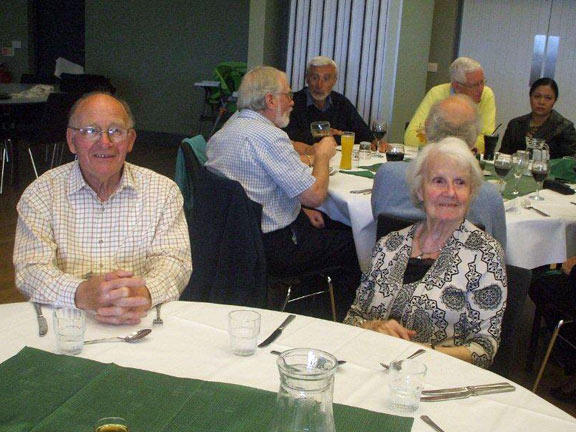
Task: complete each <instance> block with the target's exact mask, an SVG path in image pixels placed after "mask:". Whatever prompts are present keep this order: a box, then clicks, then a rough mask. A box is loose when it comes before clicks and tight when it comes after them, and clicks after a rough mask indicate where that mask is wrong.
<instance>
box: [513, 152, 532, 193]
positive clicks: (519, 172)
mask: <svg viewBox="0 0 576 432" xmlns="http://www.w3.org/2000/svg"><path fill="white" fill-rule="evenodd" d="M529 161H530V158H529V155H528V152H526V151H523V150H519V151H517V152H516V153H514V154H513V155H512V174H514V178H515V179H516V181H515V182H514V190H513V191H512V195H514V196H515V197H516V196H518V194H519V193H520V192H519V191H518V183H520V179H521V178H522V176H523V175H524V173H525V172H526V168H528V162H529Z"/></svg>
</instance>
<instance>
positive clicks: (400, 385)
mask: <svg viewBox="0 0 576 432" xmlns="http://www.w3.org/2000/svg"><path fill="white" fill-rule="evenodd" d="M388 374H389V382H388V386H389V388H390V398H389V401H390V405H391V407H392V408H394V409H395V410H398V411H403V412H412V411H416V410H417V409H418V406H419V405H420V395H421V394H422V388H423V387H424V378H425V376H426V365H425V364H424V363H422V362H420V361H418V360H411V359H407V360H397V361H394V362H392V363H390V368H389V369H388Z"/></svg>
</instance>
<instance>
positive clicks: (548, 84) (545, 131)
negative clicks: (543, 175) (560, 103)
mask: <svg viewBox="0 0 576 432" xmlns="http://www.w3.org/2000/svg"><path fill="white" fill-rule="evenodd" d="M557 100H558V84H556V81H554V80H553V79H551V78H540V79H538V80H536V81H534V84H532V87H530V107H531V108H532V112H531V113H530V114H526V115H524V116H521V117H516V118H515V119H512V120H510V122H509V123H508V127H507V128H506V132H505V133H504V138H503V139H502V146H501V147H500V151H501V152H502V153H508V154H512V153H514V152H515V151H517V150H525V149H526V137H529V138H540V139H543V140H545V141H546V144H548V146H549V147H550V158H551V159H558V158H561V157H563V156H574V155H575V154H576V129H574V123H572V122H571V121H570V120H568V119H566V118H564V117H562V115H560V114H559V113H558V112H557V111H555V110H554V109H553V108H554V104H555V103H556V101H557Z"/></svg>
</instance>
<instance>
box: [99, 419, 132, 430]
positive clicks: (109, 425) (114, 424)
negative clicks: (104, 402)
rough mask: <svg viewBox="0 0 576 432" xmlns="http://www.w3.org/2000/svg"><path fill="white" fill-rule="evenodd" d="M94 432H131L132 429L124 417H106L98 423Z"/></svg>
mask: <svg viewBox="0 0 576 432" xmlns="http://www.w3.org/2000/svg"><path fill="white" fill-rule="evenodd" d="M94 432H130V429H129V428H128V422H127V421H126V420H124V419H123V418H122V417H104V418H101V419H100V420H98V421H97V422H96V424H95V425H94Z"/></svg>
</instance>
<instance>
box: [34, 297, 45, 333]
mask: <svg viewBox="0 0 576 432" xmlns="http://www.w3.org/2000/svg"><path fill="white" fill-rule="evenodd" d="M32 304H33V305H34V309H36V316H37V317H38V334H39V335H40V336H45V335H46V333H48V324H47V323H46V318H44V315H42V308H41V307H40V305H39V304H38V303H32Z"/></svg>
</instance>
